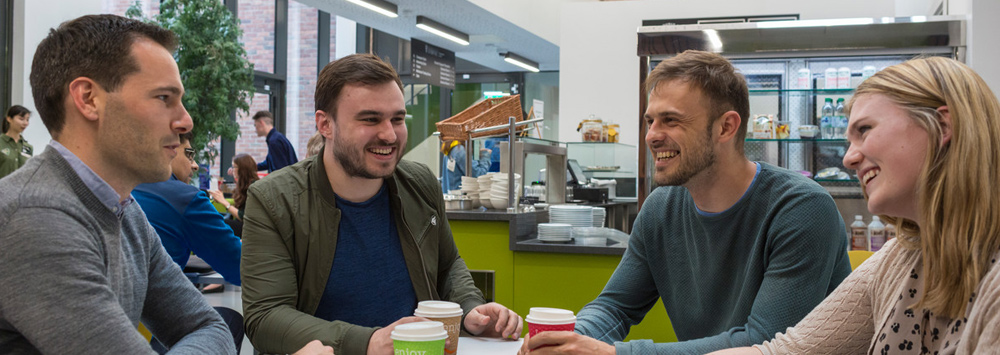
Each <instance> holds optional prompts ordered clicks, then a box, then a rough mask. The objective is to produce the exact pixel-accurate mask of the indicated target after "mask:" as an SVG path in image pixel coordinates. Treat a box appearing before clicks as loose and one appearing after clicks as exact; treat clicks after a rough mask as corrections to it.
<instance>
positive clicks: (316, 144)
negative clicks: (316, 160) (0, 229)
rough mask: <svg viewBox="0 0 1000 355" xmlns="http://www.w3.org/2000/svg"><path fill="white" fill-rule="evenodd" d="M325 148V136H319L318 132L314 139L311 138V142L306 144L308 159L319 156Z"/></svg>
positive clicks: (313, 136)
mask: <svg viewBox="0 0 1000 355" xmlns="http://www.w3.org/2000/svg"><path fill="white" fill-rule="evenodd" d="M324 146H326V142H325V139H324V138H323V135H322V134H319V131H316V133H313V135H312V137H309V142H307V143H306V158H308V157H311V156H313V155H318V154H319V153H320V151H322V150H323V147H324Z"/></svg>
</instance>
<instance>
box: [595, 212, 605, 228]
mask: <svg viewBox="0 0 1000 355" xmlns="http://www.w3.org/2000/svg"><path fill="white" fill-rule="evenodd" d="M593 209H594V227H598V228H603V227H604V217H605V216H607V213H608V212H607V211H606V210H604V207H593Z"/></svg>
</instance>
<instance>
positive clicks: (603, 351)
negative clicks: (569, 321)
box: [517, 331, 615, 355]
mask: <svg viewBox="0 0 1000 355" xmlns="http://www.w3.org/2000/svg"><path fill="white" fill-rule="evenodd" d="M543 346H544V347H543ZM529 352H530V353H531V355H548V354H588V355H590V354H595V355H614V354H615V347H614V346H613V345H608V344H607V343H605V342H603V341H600V340H597V339H594V338H591V337H588V336H586V335H580V334H576V333H574V332H553V331H549V332H541V333H538V334H535V336H533V337H527V338H525V339H524V343H523V344H521V350H520V351H518V352H517V355H526V354H528V353H529Z"/></svg>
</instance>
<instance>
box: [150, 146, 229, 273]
mask: <svg viewBox="0 0 1000 355" xmlns="http://www.w3.org/2000/svg"><path fill="white" fill-rule="evenodd" d="M191 137H192V135H191V133H190V132H188V133H185V134H182V135H181V136H180V142H181V145H180V147H178V150H181V151H182V152H183V153H184V154H177V156H175V157H174V159H173V160H171V162H170V168H171V171H172V173H173V174H171V176H170V179H169V180H167V181H163V182H156V183H148V184H141V185H139V186H136V187H135V190H132V197H133V198H135V201H136V202H138V203H139V206H140V207H142V211H143V212H145V213H146V218H148V219H149V223H150V224H152V225H153V228H154V229H156V234H157V235H159V236H160V243H162V244H163V248H164V249H166V250H167V253H168V254H170V258H171V259H173V260H174V262H175V263H177V265H178V266H180V267H181V269H183V268H184V267H185V266H187V263H188V259H189V258H190V257H191V253H192V252H193V253H194V254H195V255H197V256H198V257H199V258H201V259H202V260H205V262H206V263H208V265H209V266H211V267H212V269H213V270H215V271H216V272H218V273H219V274H221V275H222V277H224V278H225V279H226V281H227V282H229V283H231V284H234V285H237V286H238V285H240V250H241V248H242V246H243V244H242V243H241V242H240V239H239V238H237V237H236V235H234V234H233V230H232V229H231V228H229V226H228V225H226V223H225V222H224V221H223V217H222V215H221V214H219V212H218V211H217V210H216V209H215V206H213V205H212V201H211V200H210V199H209V198H208V195H206V194H205V193H204V192H202V191H201V189H199V188H197V187H194V186H192V185H191V175H192V174H193V173H194V172H195V171H198V164H197V163H196V162H195V161H194V154H195V151H194V149H191V142H190V140H191ZM222 290H223V288H222V285H219V286H213V287H207V288H206V289H205V290H203V292H206V293H209V292H213V291H215V292H219V291H222Z"/></svg>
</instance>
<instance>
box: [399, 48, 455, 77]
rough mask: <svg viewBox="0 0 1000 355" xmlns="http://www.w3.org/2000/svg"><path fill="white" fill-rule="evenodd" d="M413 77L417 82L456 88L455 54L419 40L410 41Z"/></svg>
mask: <svg viewBox="0 0 1000 355" xmlns="http://www.w3.org/2000/svg"><path fill="white" fill-rule="evenodd" d="M410 53H411V56H412V59H413V60H412V61H411V62H412V63H413V68H412V69H413V71H412V77H413V79H414V80H415V81H417V82H420V83H424V84H431V85H437V86H441V87H446V88H449V89H454V88H455V52H452V51H449V50H447V49H444V48H441V47H437V46H434V45H431V44H428V43H425V42H423V41H420V40H418V39H410Z"/></svg>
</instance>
